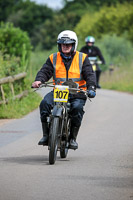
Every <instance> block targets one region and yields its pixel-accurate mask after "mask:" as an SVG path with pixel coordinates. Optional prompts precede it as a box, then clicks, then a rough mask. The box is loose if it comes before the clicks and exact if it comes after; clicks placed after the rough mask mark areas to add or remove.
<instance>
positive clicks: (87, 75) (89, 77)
mask: <svg viewBox="0 0 133 200" xmlns="http://www.w3.org/2000/svg"><path fill="white" fill-rule="evenodd" d="M82 75H83V79H84V80H85V81H86V86H87V89H89V87H90V86H94V87H95V88H96V76H95V72H94V71H93V69H92V65H91V64H90V61H89V59H88V57H87V56H86V58H85V60H84V62H83V66H82Z"/></svg>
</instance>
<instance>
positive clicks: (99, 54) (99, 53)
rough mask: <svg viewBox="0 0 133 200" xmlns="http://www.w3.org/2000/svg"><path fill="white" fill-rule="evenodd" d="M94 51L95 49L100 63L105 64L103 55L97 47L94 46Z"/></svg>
mask: <svg viewBox="0 0 133 200" xmlns="http://www.w3.org/2000/svg"><path fill="white" fill-rule="evenodd" d="M96 51H97V55H98V57H99V59H100V60H101V61H102V64H105V60H104V57H103V55H102V53H101V51H100V49H99V48H98V47H96Z"/></svg>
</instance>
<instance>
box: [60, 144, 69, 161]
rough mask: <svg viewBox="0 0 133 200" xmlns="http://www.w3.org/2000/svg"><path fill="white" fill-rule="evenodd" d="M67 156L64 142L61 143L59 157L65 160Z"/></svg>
mask: <svg viewBox="0 0 133 200" xmlns="http://www.w3.org/2000/svg"><path fill="white" fill-rule="evenodd" d="M63 143H64V144H63ZM67 154H68V147H67V144H66V141H63V142H62V145H61V149H60V157H61V158H66V157H67Z"/></svg>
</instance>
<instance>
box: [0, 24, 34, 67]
mask: <svg viewBox="0 0 133 200" xmlns="http://www.w3.org/2000/svg"><path fill="white" fill-rule="evenodd" d="M0 49H1V53H2V55H3V58H4V60H5V61H6V60H9V57H10V60H11V59H13V60H14V59H15V60H17V63H18V64H19V66H21V67H24V66H25V67H26V65H27V63H28V62H29V58H30V52H31V44H30V39H29V37H28V35H27V33H26V32H23V31H22V30H21V29H19V28H15V27H13V25H12V24H10V23H7V24H4V23H1V25H0ZM7 57H8V59H7ZM16 66H17V65H16ZM11 68H12V67H11ZM16 69H17V68H16ZM23 70H24V69H23ZM9 71H10V70H9ZM11 71H12V70H11Z"/></svg>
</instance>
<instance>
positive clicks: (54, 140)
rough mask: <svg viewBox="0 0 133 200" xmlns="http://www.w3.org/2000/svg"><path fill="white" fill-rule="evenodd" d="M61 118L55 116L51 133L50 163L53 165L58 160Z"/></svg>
mask: <svg viewBox="0 0 133 200" xmlns="http://www.w3.org/2000/svg"><path fill="white" fill-rule="evenodd" d="M58 135H59V118H58V117H54V118H53V120H52V122H51V126H50V133H49V164H51V165H53V164H54V163H55V161H56V156H57V150H58Z"/></svg>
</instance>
